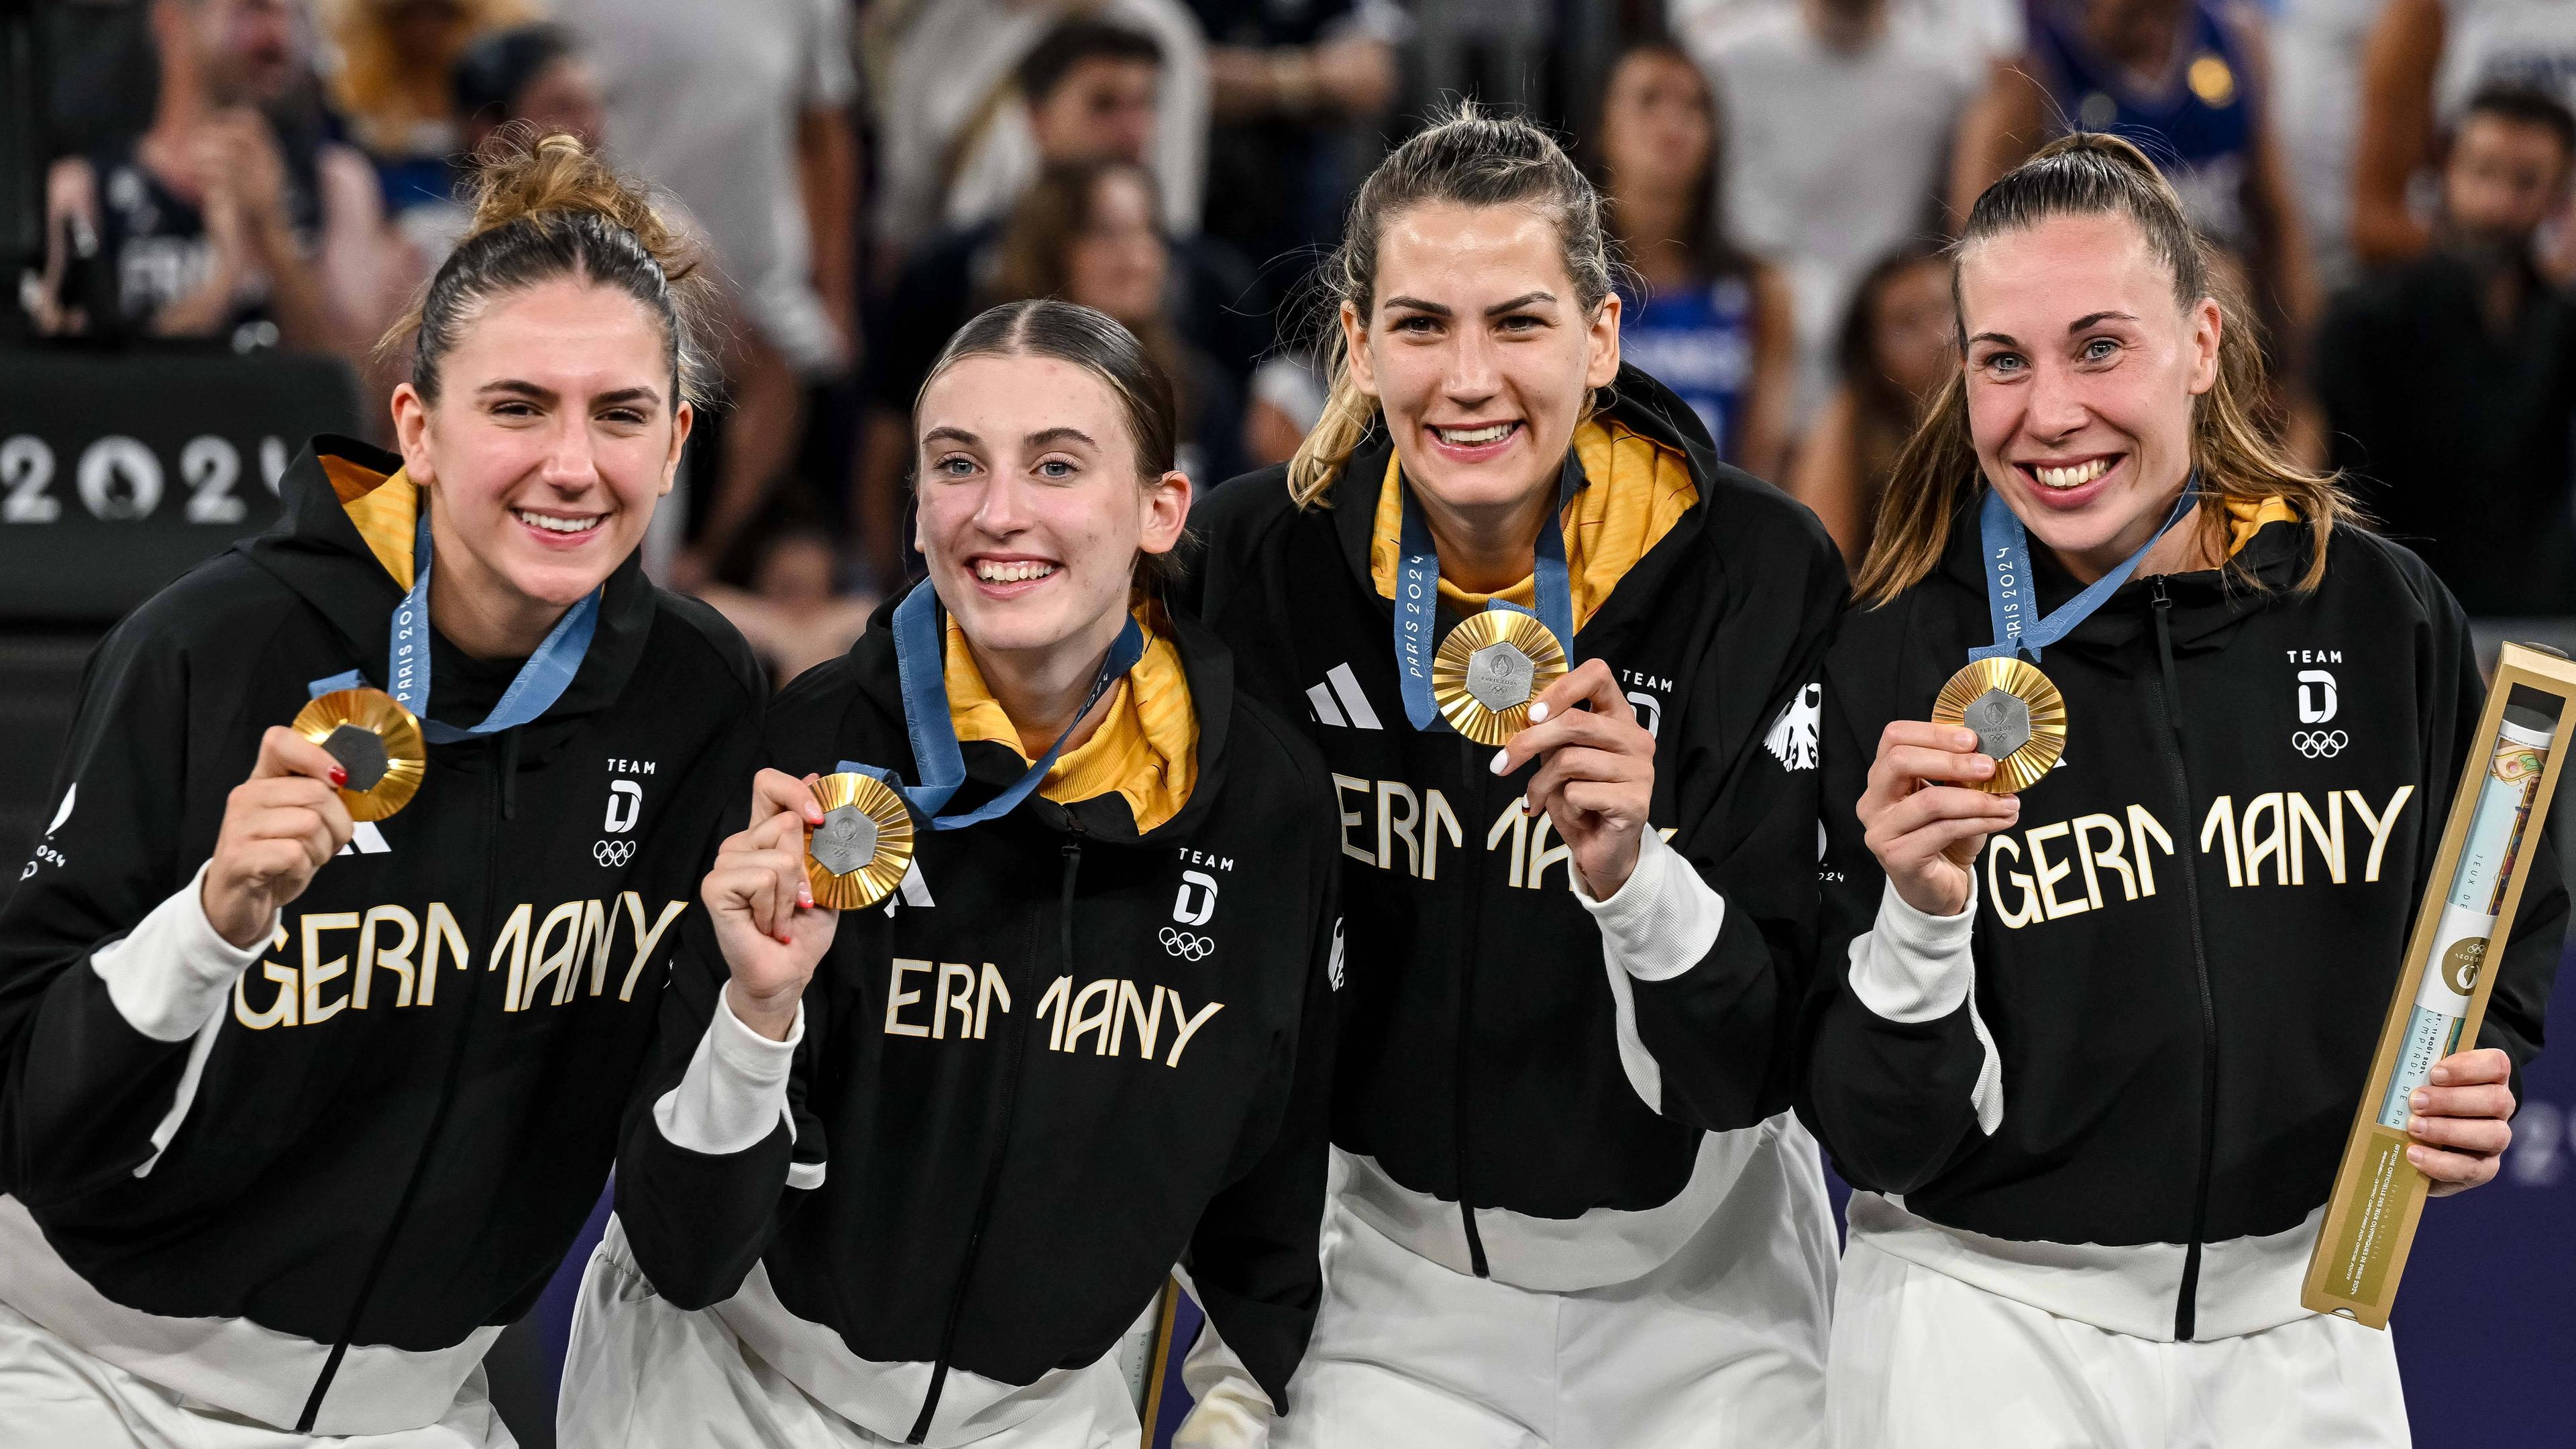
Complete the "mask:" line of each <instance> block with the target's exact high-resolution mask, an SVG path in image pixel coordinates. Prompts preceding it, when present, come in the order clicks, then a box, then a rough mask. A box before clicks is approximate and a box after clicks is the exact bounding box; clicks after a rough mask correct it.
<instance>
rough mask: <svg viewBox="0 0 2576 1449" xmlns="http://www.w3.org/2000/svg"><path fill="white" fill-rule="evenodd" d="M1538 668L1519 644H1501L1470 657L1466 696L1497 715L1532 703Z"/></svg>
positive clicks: (1494, 644)
mask: <svg viewBox="0 0 2576 1449" xmlns="http://www.w3.org/2000/svg"><path fill="white" fill-rule="evenodd" d="M1537 678H1538V665H1537V663H1536V662H1534V661H1533V660H1532V659H1531V658H1530V657H1529V656H1528V655H1526V654H1523V653H1522V652H1521V651H1520V649H1519V647H1518V646H1517V645H1514V644H1512V643H1510V642H1508V641H1501V642H1497V643H1492V644H1488V645H1486V646H1485V647H1484V648H1482V649H1479V650H1477V651H1476V652H1475V653H1473V654H1470V655H1468V656H1467V693H1468V694H1470V695H1472V696H1474V698H1475V701H1476V703H1478V704H1481V705H1483V706H1484V707H1485V708H1487V709H1490V710H1492V711H1494V712H1495V713H1496V714H1500V713H1502V712H1503V711H1504V710H1507V709H1510V708H1511V707H1512V706H1513V705H1516V704H1527V703H1529V697H1530V685H1531V684H1532V683H1533V682H1535V681H1536V680H1537Z"/></svg>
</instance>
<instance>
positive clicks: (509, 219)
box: [465, 124, 695, 282]
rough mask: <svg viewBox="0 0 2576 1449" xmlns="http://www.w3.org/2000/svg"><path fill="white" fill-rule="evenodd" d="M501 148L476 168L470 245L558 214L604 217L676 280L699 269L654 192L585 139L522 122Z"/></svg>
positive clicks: (499, 139) (502, 137)
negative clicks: (494, 233)
mask: <svg viewBox="0 0 2576 1449" xmlns="http://www.w3.org/2000/svg"><path fill="white" fill-rule="evenodd" d="M494 142H495V144H494V146H493V147H492V149H491V150H489V151H487V152H486V153H485V154H484V155H483V156H482V157H481V158H480V159H479V160H478V161H477V162H476V163H475V168H474V220H473V223H472V225H470V226H469V227H467V228H466V232H465V240H471V239H473V238H474V237H477V236H481V235H483V234H484V233H486V232H492V231H498V230H500V229H501V228H502V227H505V226H508V225H510V224H511V223H513V222H518V221H534V222H536V223H537V224H538V225H540V226H542V225H544V224H545V221H546V218H548V217H550V216H585V215H586V216H596V217H598V218H600V219H601V220H602V221H606V222H610V223H613V224H614V225H616V226H619V227H622V228H624V229H625V230H627V231H629V232H632V233H634V236H635V240H636V241H637V242H639V243H641V244H642V246H643V248H644V249H645V250H646V251H647V252H650V253H652V256H653V260H654V261H655V262H657V263H659V264H660V266H661V268H662V272H663V275H664V276H665V277H667V278H669V279H670V280H672V281H675V282H676V281H678V280H679V279H680V278H682V277H684V276H687V275H688V274H689V273H690V271H691V270H692V269H693V268H694V266H695V260H694V258H693V257H692V256H691V255H690V248H689V246H688V244H687V243H686V242H684V241H683V240H682V239H681V236H680V233H679V230H678V229H677V228H676V227H674V226H672V225H671V223H670V222H669V221H667V220H665V219H664V218H663V216H662V214H661V212H660V211H659V210H658V209H656V208H655V206H654V205H653V199H652V196H651V195H650V193H648V192H647V191H646V190H645V188H644V187H643V186H641V185H639V184H637V183H635V182H631V181H628V180H627V179H626V178H624V177H622V176H619V175H618V174H617V173H616V172H615V171H612V170H610V169H609V167H608V165H607V163H605V162H603V161H602V160H600V158H599V156H598V155H597V153H595V152H593V151H592V150H590V148H588V147H586V146H584V145H582V143H581V140H580V138H578V137H575V136H571V135H567V134H565V133H563V132H561V131H557V132H552V133H549V134H543V135H540V134H538V133H537V132H536V130H535V128H533V127H530V126H527V125H525V124H520V125H514V126H508V127H504V128H503V129H502V130H501V131H500V132H499V133H498V135H497V136H496V137H495V138H494Z"/></svg>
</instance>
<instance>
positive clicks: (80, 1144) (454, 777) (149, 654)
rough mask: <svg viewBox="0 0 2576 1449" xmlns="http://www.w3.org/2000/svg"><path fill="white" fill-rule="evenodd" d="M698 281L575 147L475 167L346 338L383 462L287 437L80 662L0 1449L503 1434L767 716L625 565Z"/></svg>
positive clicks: (425, 1443) (17, 1124) (22, 997)
mask: <svg viewBox="0 0 2576 1449" xmlns="http://www.w3.org/2000/svg"><path fill="white" fill-rule="evenodd" d="M699 286H700V283H699V282H698V280H697V277H696V274H695V272H694V271H693V270H692V268H691V265H690V260H689V258H688V257H687V256H686V255H685V254H684V253H683V252H682V251H681V249H680V248H679V246H678V245H677V242H676V240H675V238H674V237H673V235H672V234H671V232H670V230H669V228H667V227H666V226H665V225H664V224H663V222H662V220H661V219H660V218H659V217H658V216H656V215H655V214H654V212H653V210H652V208H651V207H650V205H648V204H647V202H646V201H645V199H644V198H643V196H642V194H641V193H640V192H639V191H637V190H635V189H634V188H632V187H630V186H629V185H627V184H626V183H624V182H622V181H620V180H619V179H618V178H617V177H615V176H613V175H611V174H610V173H609V172H607V171H606V170H604V169H602V168H601V166H600V164H599V163H598V161H596V160H595V159H594V158H592V157H591V156H590V155H589V154H588V153H586V152H585V151H584V150H583V148H582V147H581V145H580V144H579V143H578V142H576V141H574V140H572V139H571V138H569V137H563V136H555V137H550V138H547V139H546V140H544V141H541V142H539V143H538V144H537V145H536V146H535V147H534V148H533V149H530V150H524V151H519V152H515V153H512V154H509V155H507V156H504V157H501V158H497V159H495V160H493V161H492V162H490V164H488V165H487V166H486V167H485V169H484V170H483V172H482V173H481V193H480V197H479V200H478V203H477V206H476V210H475V221H474V225H473V228H472V230H471V231H470V233H469V234H468V235H467V236H466V238H465V239H464V241H463V242H462V243H461V244H460V245H459V246H458V247H457V249H456V250H455V252H454V253H452V254H451V255H450V256H449V257H448V259H447V261H446V263H445V264H444V265H443V266H441V267H440V269H439V271H438V274H437V276H436V277H435V278H434V279H433V280H432V281H431V283H430V285H429V287H428V289H427V291H426V292H425V294H424V296H423V299H422V302H421V305H420V308H419V311H418V313H417V314H416V316H415V317H413V318H412V319H410V320H409V321H407V322H406V323H404V324H403V325H401V326H399V327H397V328H396V329H395V332H394V333H393V334H392V335H391V336H390V337H389V338H388V339H387V340H388V343H389V344H392V345H393V347H395V348H397V349H399V348H408V349H409V350H410V354H411V368H410V377H409V380H408V381H406V382H404V383H403V384H402V385H401V386H400V387H399V388H397V389H396V390H395V392H394V398H393V414H394V425H395V431H396V433H397V435H398V436H399V438H400V441H401V445H402V446H401V451H400V453H398V454H397V453H388V452H384V451H381V450H379V449H375V448H371V447H368V446H367V445H365V444H363V443H357V442H352V441H350V440H348V439H345V438H330V437H324V438H316V439H314V440H313V443H312V445H311V446H310V447H309V448H308V449H307V450H306V451H305V453H304V454H303V456H302V457H300V458H298V459H297V460H296V462H295V463H294V465H293V466H291V467H290V468H289V469H288V470H287V472H286V475H285V478H284V480H283V489H282V491H283V493H284V495H285V499H286V516H285V518H284V519H283V520H282V521H281V522H280V523H279V524H278V526H277V527H276V528H274V529H273V530H271V531H270V532H268V533H266V534H263V535H261V536H259V537H257V538H254V539H250V540H246V541H245V542H243V543H241V544H238V545H236V546H235V547H234V548H233V549H232V550H230V551H229V552H226V553H224V554H222V555H219V556H218V557H216V558H214V559H212V560H210V561H208V562H207V563H205V564H202V565H200V566H199V567H198V568H196V569H195V570H193V571H192V572H190V573H189V574H188V575H187V576H185V577H183V578H181V579H180V580H179V581H178V582H176V583H174V584H172V585H171V586H170V587H168V588H167V589H165V590H163V591H162V592H161V593H160V594H159V595H157V596H155V597H154V598H153V599H152V600H150V601H149V602H147V603H145V604H144V605H143V606H142V607H141V608H140V609H138V610H136V611H135V613H134V614H133V615H132V616H130V617H129V618H127V619H126V620H125V622H124V623H122V624H121V625H119V626H118V627H117V629H116V631H115V632H114V633H113V634H111V635H110V636H109V637H108V639H107V641H106V643H104V644H103V645H101V646H100V648H99V651H98V654H97V656H96V657H95V658H93V659H92V660H91V661H90V667H89V672H88V676H87V679H86V681H85V683H84V687H83V692H82V700H81V705H80V710H79V714H78V717H77V719H76V722H75V724H74V726H73V730H72V738H71V743H70V745H69V747H68V748H67V750H66V751H65V754H64V757H63V762H62V765H61V767H60V770H59V774H58V777H57V785H56V788H57V789H59V790H60V791H61V800H62V804H61V806H60V807H59V809H58V810H57V811H56V813H55V817H54V820H53V824H52V827H51V829H50V830H49V832H48V834H47V836H46V839H45V842H44V844H43V846H42V848H41V849H40V850H39V851H38V853H37V857H36V859H35V861H34V862H33V863H32V864H30V865H29V866H28V868H27V873H26V875H25V877H24V878H23V879H22V880H20V881H19V882H18V884H17V888H16V890H15V891H14V893H12V894H11V895H10V896H9V898H8V902H7V905H6V906H5V907H0V1193H5V1195H0V1439H5V1440H6V1441H7V1442H9V1443H11V1444H30V1445H34V1444H45V1445H56V1444H60V1445H84V1446H86V1445H111V1444H113V1445H136V1446H148V1449H278V1446H287V1445H294V1444H302V1443H306V1442H309V1441H310V1439H311V1438H312V1437H313V1436H321V1437H327V1438H329V1440H330V1442H332V1443H334V1444H350V1445H361V1446H384V1449H394V1446H401V1449H463V1446H501V1445H507V1444H509V1443H510V1442H511V1439H510V1435H509V1432H508V1431H507V1430H506V1429H505V1428H503V1427H502V1425H501V1424H500V1422H499V1420H498V1419H497V1418H496V1417H495V1415H494V1414H493V1412H492V1407H491V1405H490V1403H489V1402H488V1401H487V1400H486V1398H485V1395H484V1391H483V1375H482V1369H481V1367H480V1364H481V1361H482V1358H483V1355H484V1351H485V1350H486V1349H488V1348H489V1347H490V1346H491V1344H492V1341H493V1339H494V1338H495V1337H496V1336H497V1335H498V1334H499V1333H500V1332H501V1328H502V1326H503V1325H505V1324H509V1323H513V1322H516V1321H518V1319H519V1318H521V1317H522V1316H523V1315H525V1314H526V1313H527V1311H528V1310H529V1308H530V1307H531V1306H532V1305H533V1304H534V1303H535V1301H536V1298H537V1294H538V1292H539V1291H540V1290H541V1289H542V1288H543V1287H544V1285H545V1282H546V1279H547V1277H548V1276H549V1275H550V1274H551V1273H552V1272H553V1271H554V1267H555V1264H556V1261H557V1259H558V1258H559V1257H560V1256H561V1255H562V1253H563V1252H564V1250H565V1248H566V1247H568V1246H569V1245H570V1244H571V1242H572V1239H573V1237H574V1235H575V1234H576V1233H577V1232H578V1231H579V1230H580V1228H581V1224H582V1221H583V1219H584V1218H585V1216H586V1215H587V1214H588V1212H589V1210H590V1206H591V1204H592V1203H593V1202H594V1201H596V1199H597V1197H598V1194H599V1189H600V1185H601V1183H602V1182H603V1181H604V1180H605V1179H606V1177H607V1174H608V1168H609V1165H610V1162H611V1159H612V1157H613V1156H614V1153H615V1148H616V1136H617V1124H618V1121H619V1118H620V1116H621V1114H622V1112H623V1110H624V1107H625V1103H626V1099H627V1096H628V1089H629V1086H630V1084H631V1083H632V1081H633V1079H634V1077H635V1073H636V1071H637V1069H638V1067H639V1066H640V1065H641V1064H642V1062H643V1060H644V1054H645V1047H646V1044H647V1042H648V1040H649V1039H650V1038H651V1036H652V1034H653V1028H654V1019H655V1008H656V1005H657V1003H658V1002H659V1000H660V998H661V995H662V983H663V981H664V979H665V978H666V976H667V975H668V974H669V969H670V966H669V961H670V955H671V948H672V947H673V945H675V944H676V942H677V940H678V936H677V934H676V932H675V931H674V929H673V927H674V923H675V922H676V920H677V919H678V917H680V916H681V915H683V914H685V913H686V911H687V909H688V901H689V898H690V896H691V894H692V886H693V885H694V883H695V881H696V880H697V877H698V875H699V873H700V872H701V871H702V870H703V868H704V862H705V861H706V859H707V858H708V853H709V852H710V850H711V849H712V847H713V846H714V844H715V841H716V838H717V836H718V834H719V831H718V825H719V821H720V820H721V819H722V818H723V817H726V816H729V815H731V814H732V812H733V811H734V810H735V809H738V808H739V800H740V795H739V782H740V781H741V780H742V779H744V778H746V777H747V776H748V775H749V773H750V769H751V754H752V746H753V743H754V739H755V735H756V730H757V722H758V715H759V710H760V706H761V703H762V700H763V698H764V697H765V695H766V693H767V691H766V690H765V689H764V688H762V686H761V681H760V677H759V670H758V667H757V666H756V665H755V664H754V663H753V662H752V659H751V655H750V652H749V651H748V650H746V649H745V648H744V647H743V644H742V641H741V639H740V638H739V637H738V636H737V635H735V633H734V632H733V630H732V629H730V628H728V627H727V626H726V625H725V624H724V623H723V621H722V620H720V619H718V618H717V617H716V616H715V614H714V613H713V612H712V611H710V610H708V609H707V608H705V607H704V606H703V605H700V604H698V603H696V602H694V601H692V600H686V599H680V598H676V597H674V596H672V595H669V594H665V593H662V592H661V591H660V590H658V589H656V588H654V587H653V586H652V584H651V583H649V582H647V581H646V579H645V578H644V575H643V571H642V567H641V564H640V563H639V561H638V559H637V556H636V550H637V545H638V543H639V542H640V541H641V540H642V538H643V536H644V531H645V527H646V525H647V524H648V523H649V522H650V520H651V518H652V515H653V510H654V507H655V505H656V503H657V501H658V500H659V499H660V498H661V496H662V495H663V494H664V493H665V492H666V491H667V490H668V489H669V488H670V486H671V478H672V473H673V471H674V470H675V469H676V468H677V466H678V463H679V457H680V449H681V445H682V443H683V442H684V441H686V439H687V437H688V434H689V426H690V422H691V419H692V416H693V409H694V407H695V405H696V401H697V395H698V376H699V371H700V367H699V361H698V342H697V336H696V316H697V310H698V305H699V304H698V289H699ZM290 720H293V721H295V722H296V724H295V726H294V727H292V728H290V727H289V726H288V721H290ZM397 811H398V812H399V813H395V812H397Z"/></svg>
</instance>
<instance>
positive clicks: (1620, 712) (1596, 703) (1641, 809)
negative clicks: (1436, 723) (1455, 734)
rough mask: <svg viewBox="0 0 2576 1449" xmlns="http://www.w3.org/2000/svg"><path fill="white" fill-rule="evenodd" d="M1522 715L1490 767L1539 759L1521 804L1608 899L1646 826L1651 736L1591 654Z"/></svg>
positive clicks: (1589, 885)
mask: <svg viewBox="0 0 2576 1449" xmlns="http://www.w3.org/2000/svg"><path fill="white" fill-rule="evenodd" d="M1471 622H1472V621H1471ZM1460 632H1462V633H1463V632H1465V627H1464V626H1461V628H1460ZM1528 715H1529V718H1530V720H1531V721H1532V723H1531V724H1530V726H1529V727H1528V728H1527V729H1524V730H1522V731H1520V732H1519V733H1518V734H1515V735H1513V736H1512V737H1511V739H1510V741H1509V742H1508V743H1507V744H1505V745H1504V746H1503V748H1502V749H1500V750H1498V751H1496V752H1495V754H1494V761H1493V764H1492V766H1491V767H1490V768H1491V769H1492V770H1493V772H1494V773H1495V774H1497V775H1508V774H1510V773H1512V772H1513V771H1514V770H1517V769H1519V768H1521V767H1522V766H1523V765H1526V764H1528V763H1529V762H1530V761H1532V760H1537V761H1538V762H1539V768H1538V773H1537V774H1535V775H1532V776H1531V777H1530V782H1529V789H1528V790H1527V792H1526V793H1525V794H1524V795H1523V797H1522V806H1521V808H1522V809H1524V810H1527V811H1531V812H1537V811H1542V810H1543V811H1545V812H1547V816H1548V819H1549V820H1550V821H1552V822H1553V823H1554V824H1555V826H1556V833H1557V834H1558V835H1560V836H1562V837H1564V839H1565V843H1566V847H1567V848H1568V849H1570V850H1571V851H1573V852H1574V868H1575V870H1576V871H1577V872H1578V873H1579V874H1580V875H1581V876H1582V878H1583V887H1584V889H1585V890H1587V891H1589V892H1591V894H1592V898H1593V899H1595V900H1608V899H1609V898H1610V897H1611V896H1613V895H1615V894H1617V893H1618V890H1619V888H1620V887H1621V886H1623V885H1625V884H1627V882H1628V874H1629V872H1630V871H1632V870H1634V869H1635V868H1636V865H1637V850H1638V847H1639V846H1640V845H1641V844H1642V843H1643V835H1644V832H1645V831H1646V830H1647V829H1648V826H1647V824H1646V811H1647V808H1648V807H1649V805H1650V804H1651V803H1652V801H1653V797H1654V793H1655V737H1654V736H1653V735H1650V734H1648V733H1646V728H1645V726H1643V725H1641V724H1639V723H1637V711H1636V708H1635V706H1633V705H1631V704H1629V703H1628V699H1627V696H1625V695H1623V694H1621V693H1620V692H1619V685H1618V681H1617V680H1615V679H1613V678H1612V677H1611V674H1610V666H1609V665H1607V664H1604V663H1602V662H1601V661H1600V660H1598V659H1587V660H1585V661H1583V663H1582V664H1581V665H1579V666H1577V667H1576V668H1575V669H1574V671H1573V672H1572V673H1570V674H1567V675H1565V676H1564V677H1563V678H1561V679H1558V680H1557V681H1556V682H1555V683H1554V684H1551V685H1549V686H1548V687H1547V688H1546V689H1544V690H1542V691H1540V693H1539V696H1538V698H1537V699H1535V700H1533V701H1531V703H1530V705H1529V707H1528ZM1460 733H1462V734H1463V733H1465V732H1464V731H1463V730H1462V731H1460Z"/></svg>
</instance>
